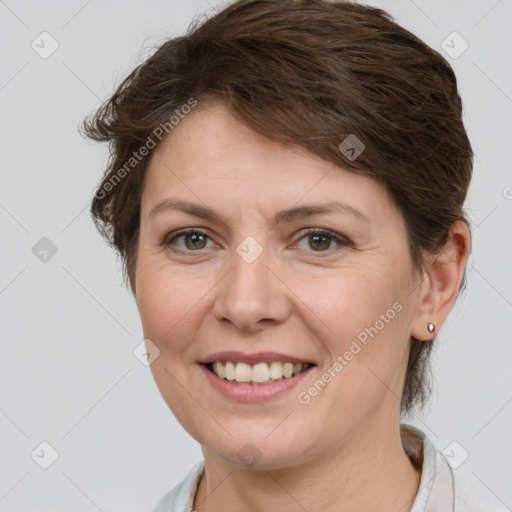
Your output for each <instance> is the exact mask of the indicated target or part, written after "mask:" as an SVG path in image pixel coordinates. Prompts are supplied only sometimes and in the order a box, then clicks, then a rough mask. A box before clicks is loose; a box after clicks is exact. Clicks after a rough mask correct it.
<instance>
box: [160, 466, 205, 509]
mask: <svg viewBox="0 0 512 512" xmlns="http://www.w3.org/2000/svg"><path fill="white" fill-rule="evenodd" d="M203 472H204V461H201V462H199V463H198V464H196V465H195V466H194V467H193V468H192V469H191V470H190V472H189V473H188V475H187V476H186V477H185V479H184V480H183V481H182V482H180V483H179V484H178V485H176V486H175V487H173V488H172V489H171V490H170V491H169V492H168V493H167V494H165V495H164V496H163V498H162V499H161V500H160V501H159V502H158V503H157V505H156V507H155V508H154V509H153V512H189V511H191V510H192V505H193V503H194V496H195V494H196V489H197V485H198V483H199V480H200V478H201V476H202V474H203Z"/></svg>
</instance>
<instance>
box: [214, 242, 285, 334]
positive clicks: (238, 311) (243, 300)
mask: <svg viewBox="0 0 512 512" xmlns="http://www.w3.org/2000/svg"><path fill="white" fill-rule="evenodd" d="M270 259H271V258H269V257H268V254H267V251H265V250H264V251H263V252H262V253H261V254H260V255H259V256H258V257H257V258H256V259H255V260H254V261H252V262H250V263H249V262H248V261H246V260H244V258H243V257H241V256H240V255H239V254H238V253H237V252H236V251H234V252H233V258H232V261H233V264H232V268H231V271H229V272H228V274H227V275H226V276H225V277H224V279H222V280H221V281H220V282H219V284H218V287H217V288H216V290H217V296H216V300H215V307H214V312H215V317H216V318H217V319H218V320H219V321H220V322H223V323H225V324H230V325H233V326H235V327H236V328H238V329H239V330H241V331H249V332H258V331H260V330H262V329H263V328H264V327H265V326H268V325H272V324H279V323H282V322H284V321H285V319H286V318H287V316H288V315H289V311H290V302H289V300H288V295H287V293H286V290H287V287H286V286H285V284H284V283H283V280H282V278H281V277H280V276H279V274H278V272H276V271H275V270H274V269H273V268H271V267H277V265H272V262H271V261H269V260H270Z"/></svg>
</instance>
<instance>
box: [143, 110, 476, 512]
mask: <svg viewBox="0 0 512 512" xmlns="http://www.w3.org/2000/svg"><path fill="white" fill-rule="evenodd" d="M166 198H174V199H178V200H182V201H190V202H194V203H196V204H199V205H202V206H204V205H207V206H209V207H211V208H213V209H215V210H217V211H218V212H219V213H220V215H221V216H222V219H223V221H222V222H220V221H219V222H217V221H212V220H205V219H201V218H198V217H195V216H191V215H190V214H186V213H183V212H179V211H171V210H168V211H164V212H161V213H159V214H157V215H156V216H154V217H152V218H151V217H150V216H149V212H150V210H151V209H152V208H153V206H154V205H155V204H156V203H158V202H159V201H161V200H162V199H166ZM336 200H337V201H343V202H346V203H350V205H352V206H354V207H355V208H357V209H359V210H360V211H362V212H363V213H364V214H365V215H367V216H368V217H369V218H370V222H368V223H365V222H363V221H361V220H359V219H357V218H355V217H351V216H349V215H346V214H343V213H339V212H334V213H328V214H319V215H315V216H312V217H309V218H303V219H296V220H294V221H292V222H285V223H282V224H279V225H275V224H274V220H273V219H274V215H275V214H276V213H277V212H278V211H280V210H284V209H287V208H291V207H295V206H303V205H306V204H317V203H320V204H324V203H328V202H330V201H336ZM183 228H198V229H201V230H203V231H205V232H206V233H207V235H208V237H207V238H205V239H203V238H200V239H199V241H197V240H196V241H195V245H194V242H193V241H192V239H191V237H190V236H189V238H188V239H187V238H186V237H183V236H182V237H180V238H175V239H174V240H173V241H171V239H172V238H173V236H174V235H173V234H174V233H176V232H177V231H178V230H181V229H183ZM306 228H318V229H327V230H330V231H332V232H333V233H334V234H335V236H338V237H339V238H340V239H342V240H343V239H344V240H346V241H347V244H348V245H341V244H339V243H337V241H336V240H335V239H329V238H327V240H324V239H320V240H319V241H318V240H317V241H315V240H314V239H312V238H311V236H308V235H306V234H305V233H304V231H305V229H306ZM170 235H172V236H170ZM247 236H251V237H253V238H254V239H255V240H257V242H258V244H259V245H260V246H261V248H262V250H263V252H262V253H261V255H260V256H259V257H258V258H257V259H256V260H255V261H253V262H252V263H247V262H246V261H244V259H243V258H241V257H240V256H239V254H238V253H237V252H236V248H237V246H239V244H240V243H241V242H242V241H243V240H244V239H245V238H246V237H247ZM166 240H167V241H168V242H170V243H169V244H168V245H167V246H166V245H165V244H164V242H165V241H166ZM329 240H330V244H329ZM180 249H181V250H180ZM469 251H470V234H469V232H468V229H467V227H466V226H465V225H464V224H463V223H458V224H456V225H455V226H454V228H453V229H452V236H451V238H450V240H449V242H448V243H447V246H446V249H445V251H444V252H443V253H442V254H440V255H438V256H437V257H436V258H435V259H434V258H433V257H432V260H431V270H430V271H429V272H428V273H425V274H420V272H419V271H417V270H416V269H415V268H414V267H413V265H412V262H411V258H410V255H409V252H408V248H407V239H406V229H405V224H404V221H403V218H402V216H401V214H400V212H399V211H398V210H397V209H396V208H395V207H394V205H393V204H392V202H391V201H390V200H389V198H388V196H387V194H386V192H385V191H384V189H382V188H381V187H380V185H378V184H376V183H375V182H374V181H373V180H371V179H369V178H367V177H363V176H358V175H356V174H354V173H351V172H349V171H347V170H345V169H342V168H340V167H337V166H334V165H333V164H331V163H329V162H326V161H324V160H322V159H320V158H319V157H317V156H315V155H313V154H311V153H309V152H308V151H307V150H305V149H304V148H301V147H284V146H281V145H278V144H276V143H274V142H273V141H271V140H268V139H266V138H264V137H262V136H261V135H259V134H256V133H255V132H253V131H252V130H250V129H249V128H248V127H246V126H245V125H243V124H241V123H240V122H239V121H237V120H236V119H235V118H234V117H233V116H232V115H231V114H230V113H229V111H228V110H227V109H226V108H225V107H224V106H222V105H213V106H208V107H205V108H201V109H197V110H195V111H194V112H192V113H191V114H189V115H188V116H187V117H186V118H185V119H184V120H183V121H181V123H180V124H179V125H178V126H177V127H175V128H174V130H173V131H172V132H171V133H170V135H169V136H168V137H167V138H166V139H164V141H163V142H162V143H161V145H160V146H158V147H157V148H156V150H155V153H154V154H153V156H152V159H151V162H150V166H149V169H148V175H147V181H146V184H145V188H144V191H143V195H142V204H141V230H140V238H139V248H138V262H137V269H136V301H137V305H138V308H139V312H140V316H141V321H142V325H143V330H144V335H145V338H147V339H150V340H151V341H152V342H153V343H154V344H155V345H157V346H158V348H159V349H160V356H159V357H158V358H157V359H156V360H155V361H154V362H153V363H152V365H151V370H152V372H153V375H154V378H155V381H156V383H157V385H158V387H159V390H160V392H161V394H162V397H163V398H164V400H165V401H166V403H167V404H168V406H169V407H170V409H171V410H172V412H173V413H174V414H175V415H176V417H177V419H178V420H179V421H180V423H181V424H182V425H183V427H184V428H185V429H186V430H187V431H188V432H189V433H190V435H192V436H193V437H194V438H195V439H196V440H197V441H198V442H199V443H200V444H201V446H202V451H203V454H204V458H205V467H206V473H205V476H204V477H203V478H202V479H201V482H200V485H199V489H198V493H197V495H196V498H195V502H194V508H196V509H197V510H198V511H200V512H204V511H214V510H217V511H218V510H251V511H259V510H266V511H269V510H272V511H281V510H286V511H288V512H290V511H291V510H297V511H299V510H304V509H305V510H308V511H309V512H313V511H317V510H318V511H319V510H322V511H325V510H343V511H356V510H357V511H361V510H379V511H381V512H386V511H389V512H397V510H401V511H402V512H404V511H408V510H410V508H411V507H412V503H413V500H414V497H415V495H416V493H417V490H418V486H419V481H420V472H419V471H416V470H415V469H414V467H413V466H412V464H411V463H410V461H409V459H408V458H407V456H406V454H405V453H404V451H403V448H402V445H401V441H400V433H399V424H400V396H401V392H402V388H403V380H404V376H405V369H406V364H407V356H408V347H409V337H410V336H411V335H413V336H415V337H416V338H418V339H420V340H427V339H431V338H432V337H433V334H430V333H429V332H428V330H427V324H428V322H433V323H434V324H435V325H436V332H437V331H438V330H439V329H440V328H441V326H442V324H443V322H444V321H445V319H446V317H447V315H448V313H449V311H450V310H451V308H452V306H453V304H454V302H455V299H456V296H457V291H458V289H459V286H460V282H461V279H462V273H463V270H464V268H465V265H466V262H467V258H468V254H469ZM394 303H399V304H400V305H401V310H400V312H397V313H396V315H394V318H393V319H391V320H389V321H388V322H386V323H385V326H384V327H383V328H382V329H380V330H379V332H378V334H377V335H374V336H373V337H369V338H368V343H367V345H366V346H364V345H361V346H362V349H361V350H360V351H359V352H358V353H357V355H355V356H354V357H353V359H352V360H351V361H350V362H349V363H348V364H347V365H346V366H345V367H344V368H343V370H342V371H341V372H339V373H337V374H336V376H335V377H334V378H332V380H331V381H330V382H329V383H328V385H327V386H326V387H325V388H324V389H323V390H322V391H321V392H319V393H318V394H317V395H316V396H315V397H314V398H312V399H311V401H310V402H309V403H308V404H306V405H304V404H301V403H300V402H299V401H298V399H297V395H298V394H299V392H301V391H304V390H307V389H308V388H309V387H310V386H312V385H313V384H314V383H315V381H317V380H318V379H319V378H320V376H321V375H322V374H323V373H324V372H326V371H327V369H328V368H329V367H332V365H333V363H334V361H336V359H337V358H338V356H340V355H343V354H344V353H345V352H346V351H347V350H349V348H350V346H351V343H352V341H353V340H354V339H356V338H357V336H358V334H360V333H361V332H362V331H364V329H365V328H366V327H369V326H373V325H375V323H376V321H377V320H378V319H379V318H382V317H381V315H382V314H385V313H386V311H387V310H389V309H390V308H392V305H393V304H394ZM224 350H238V351H242V352H244V353H255V352H260V351H275V352H281V353H284V354H292V355H295V356H297V357H299V358H303V359H306V360H308V361H312V362H314V363H315V364H316V368H314V369H313V371H311V372H310V374H309V375H307V376H306V377H305V378H304V379H303V380H302V381H301V382H300V383H299V385H298V386H297V387H296V388H294V389H292V390H290V391H287V392H286V393H284V394H282V395H280V396H278V397H276V398H274V399H272V400H270V401H267V402H263V403H238V402H235V401H233V400H231V399H229V398H226V397H224V396H223V395H221V394H220V393H219V392H218V391H217V390H215V389H214V388H213V387H212V386H211V385H210V384H209V383H208V381H207V380H206V378H205V377H204V375H203V372H202V371H201V369H200V367H199V365H198V361H201V360H204V359H205V358H206V356H208V355H209V354H212V353H213V352H218V351H224ZM247 442H251V443H252V444H253V445H254V446H255V447H257V449H258V452H259V455H258V456H259V457H260V458H259V460H258V462H257V464H256V465H254V466H253V467H247V466H244V464H243V463H242V462H241V460H240V459H239V458H238V457H237V453H238V451H239V450H240V449H241V448H242V447H243V446H244V445H245V444H246V443H247ZM400 507H403V508H400Z"/></svg>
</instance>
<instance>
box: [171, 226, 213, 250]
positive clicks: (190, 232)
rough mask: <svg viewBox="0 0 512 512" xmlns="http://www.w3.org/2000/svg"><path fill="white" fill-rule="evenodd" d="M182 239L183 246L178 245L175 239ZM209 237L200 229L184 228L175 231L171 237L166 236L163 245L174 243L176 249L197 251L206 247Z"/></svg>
mask: <svg viewBox="0 0 512 512" xmlns="http://www.w3.org/2000/svg"><path fill="white" fill-rule="evenodd" d="M181 238H182V239H183V240H184V242H185V247H180V246H179V245H178V244H177V243H176V240H179V239H181ZM209 238H210V237H209V236H208V235H207V234H206V233H205V232H204V231H201V230H200V229H186V230H183V231H180V232H179V233H176V234H175V235H174V236H172V237H168V238H166V239H165V240H164V242H163V245H165V246H168V245H176V246H177V247H178V249H180V250H182V251H197V250H200V249H205V248H206V243H207V240H208V239H209Z"/></svg>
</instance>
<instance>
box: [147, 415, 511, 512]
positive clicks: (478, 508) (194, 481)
mask: <svg viewBox="0 0 512 512" xmlns="http://www.w3.org/2000/svg"><path fill="white" fill-rule="evenodd" d="M401 427H402V429H404V432H407V433H408V435H407V439H408V442H407V443H404V450H405V451H406V453H407V455H408V456H409V458H410V459H411V462H413V464H415V466H417V467H419V465H420V464H421V478H420V485H419V489H418V493H417V494H416V498H415V500H414V503H413V506H412V508H411V510H410V512H510V509H509V508H508V507H506V506H504V505H503V504H501V503H500V502H499V501H491V500H490V498H483V497H482V496H480V495H477V494H476V493H475V492H474V490H472V488H471V487H470V486H469V484H468V483H466V482H464V481H462V480H460V479H459V478H456V477H455V474H454V470H453V469H452V467H451V466H450V464H449V463H448V461H447V459H446V458H445V456H444V455H443V454H442V453H441V452H439V451H438V450H437V449H436V447H435V446H434V445H433V444H432V442H431V441H430V439H429V438H428V437H427V435H426V434H425V433H424V432H422V431H421V430H419V429H418V428H416V427H413V426H412V425H405V424H402V425H401ZM418 457H419V459H418ZM421 459H423V462H422V463H421V462H420V463H419V462H418V460H419V461H421ZM203 473H204V461H201V462H200V463H199V464H197V465H196V466H194V467H193V468H192V469H191V470H190V472H189V474H188V475H187V477H186V478H185V479H184V480H183V481H182V482H181V483H180V484H178V485H176V486H175V487H174V488H173V489H172V490H171V491H169V492H168V493H167V494H166V495H165V496H164V497H163V498H162V499H161V500H160V501H159V502H158V504H157V506H156V508H155V509H154V511H153V512H193V510H194V509H193V508H192V505H193V503H194V496H195V493H196V490H197V486H198V484H199V480H200V479H201V476H202V475H203Z"/></svg>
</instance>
